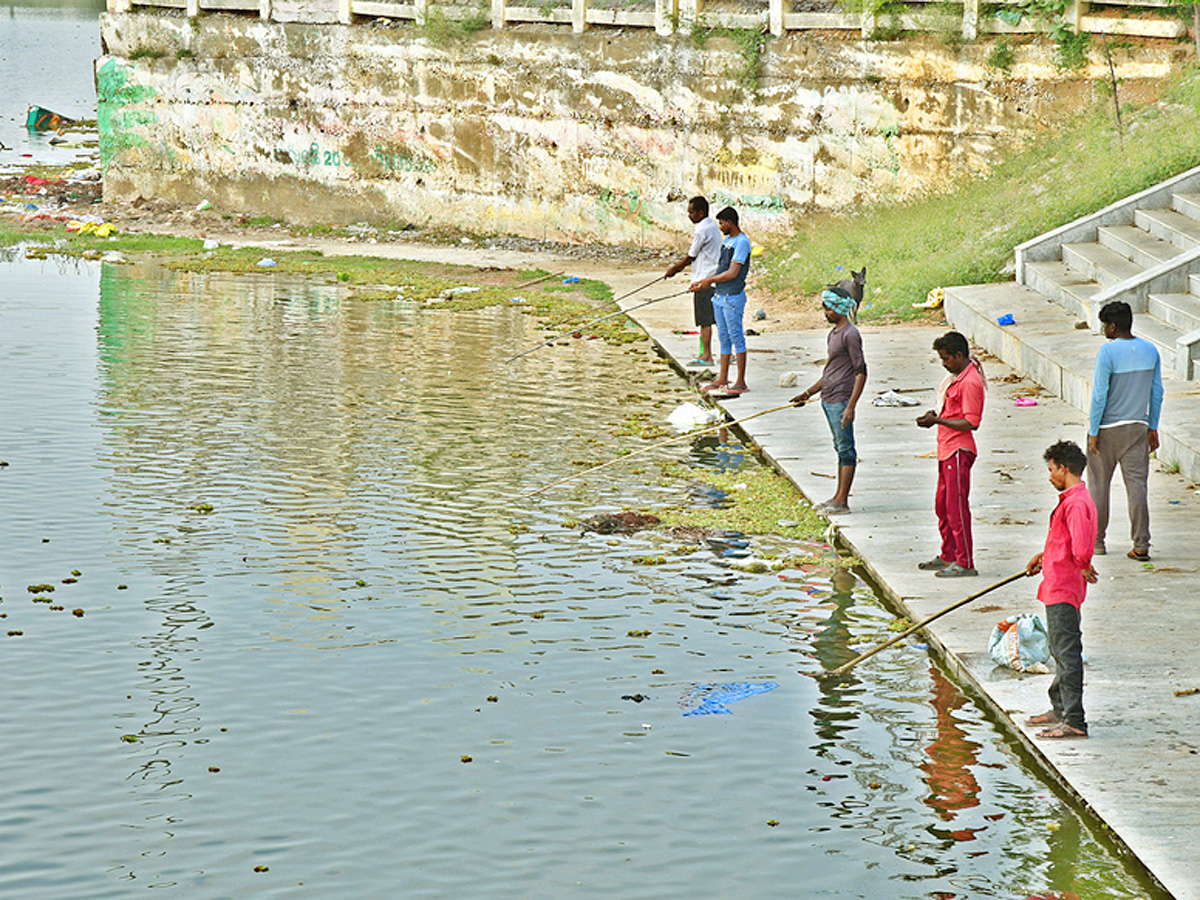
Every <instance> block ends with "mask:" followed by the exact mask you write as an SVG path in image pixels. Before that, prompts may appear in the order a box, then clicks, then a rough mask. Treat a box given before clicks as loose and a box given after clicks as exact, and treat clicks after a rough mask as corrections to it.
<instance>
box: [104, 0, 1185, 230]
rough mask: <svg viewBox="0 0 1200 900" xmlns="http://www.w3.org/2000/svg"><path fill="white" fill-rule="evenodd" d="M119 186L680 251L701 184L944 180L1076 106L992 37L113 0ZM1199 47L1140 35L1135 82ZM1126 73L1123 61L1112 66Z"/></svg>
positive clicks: (759, 219)
mask: <svg viewBox="0 0 1200 900" xmlns="http://www.w3.org/2000/svg"><path fill="white" fill-rule="evenodd" d="M102 36H103V42H104V48H105V54H106V55H105V56H103V57H102V58H100V59H99V60H98V61H97V63H96V71H97V87H98V93H99V122H100V139H101V153H102V160H103V164H104V172H105V181H104V187H105V195H106V196H107V197H110V198H115V199H125V200H129V199H134V198H136V197H139V196H141V197H145V198H154V197H164V198H168V199H171V200H175V201H181V202H188V203H191V202H198V201H200V200H203V199H208V200H210V201H211V202H212V203H213V204H214V205H215V206H217V207H218V208H221V209H226V210H229V211H235V212H244V213H248V214H251V215H266V216H274V217H278V218H281V219H285V220H288V221H292V222H309V223H331V224H333V223H347V222H358V221H374V222H377V223H389V222H413V223H416V224H418V225H422V226H450V227H458V228H465V229H468V230H471V231H476V232H484V233H486V232H507V233H515V234H522V235H527V236H531V237H537V238H558V239H567V240H589V239H599V240H602V241H605V242H613V243H620V242H639V241H640V242H644V243H649V244H677V243H678V240H679V233H680V232H681V231H684V230H687V229H688V228H689V227H690V226H689V225H688V223H687V222H686V219H685V218H684V216H683V212H682V205H681V203H680V202H679V201H680V200H682V199H683V198H686V197H688V196H690V195H692V194H694V193H697V192H703V193H705V194H707V195H708V196H709V197H710V199H713V200H714V201H715V202H716V203H717V204H718V205H723V204H725V203H727V202H728V203H734V204H735V205H737V206H738V207H739V208H740V209H741V210H742V212H743V215H744V216H748V221H749V222H750V223H751V226H750V227H753V228H756V229H758V230H760V231H761V230H762V229H764V228H779V227H786V225H787V224H788V223H789V222H790V221H791V217H792V216H794V215H797V214H800V213H802V212H803V211H805V210H808V209H812V208H814V207H818V208H837V207H842V206H845V205H847V204H853V203H859V202H862V201H871V200H877V199H883V198H892V197H904V196H908V195H912V194H914V193H919V192H923V191H928V190H931V189H937V188H938V187H939V186H944V185H945V183H946V182H947V180H948V179H951V178H955V177H959V176H962V175H966V174H970V173H975V172H979V171H982V170H984V169H986V168H987V166H988V164H989V161H990V160H991V159H993V158H994V154H995V152H996V150H997V149H998V148H1000V147H1001V146H1003V145H1005V144H1008V143H1010V142H1012V141H1014V140H1019V139H1020V138H1021V137H1022V136H1024V135H1028V134H1030V133H1032V132H1035V131H1037V130H1038V129H1041V128H1044V127H1045V126H1046V124H1047V123H1049V122H1052V121H1054V120H1056V119H1062V118H1063V117H1065V116H1069V115H1072V114H1073V113H1075V112H1077V111H1078V110H1079V109H1080V107H1081V105H1082V104H1084V103H1085V102H1087V101H1089V100H1090V99H1091V97H1092V91H1093V84H1092V80H1091V79H1092V78H1094V77H1096V76H1098V75H1099V74H1100V71H1099V69H1098V68H1097V71H1095V72H1085V73H1080V74H1078V75H1076V76H1075V77H1074V79H1073V80H1068V79H1066V78H1065V77H1064V76H1063V75H1062V73H1060V72H1059V71H1058V70H1057V69H1056V68H1055V67H1054V65H1053V61H1052V53H1051V47H1050V45H1047V46H1046V47H1045V48H1040V49H1039V48H1036V47H1034V48H1022V49H1020V50H1019V51H1018V54H1019V55H1018V59H1017V65H1016V67H1015V69H1014V70H1013V75H1012V77H1007V78H1006V77H1002V73H999V72H997V71H995V70H991V69H988V67H987V66H986V64H985V63H984V60H985V58H986V56H987V53H988V50H989V49H990V48H989V46H987V45H968V46H967V47H966V48H965V49H963V50H959V51H951V50H949V49H947V48H945V47H942V46H940V45H938V44H937V43H935V42H930V43H925V44H920V43H912V42H904V43H897V44H869V43H864V42H859V41H854V42H850V41H840V40H832V41H830V40H827V41H820V40H819V39H817V38H815V37H812V36H804V37H801V36H794V37H784V38H777V39H773V40H771V41H769V42H768V43H767V49H766V52H765V53H764V55H763V62H762V68H761V73H760V75H761V77H760V80H759V85H758V87H757V89H756V90H755V89H750V88H747V87H744V86H743V84H744V83H745V82H746V80H747V79H746V78H745V77H744V76H745V73H746V70H747V62H748V59H747V56H746V55H745V54H743V53H742V52H740V51H739V49H738V47H737V46H736V44H735V43H734V42H733V41H731V40H729V39H727V38H712V39H710V40H709V41H708V42H707V43H706V44H705V45H704V46H703V47H699V46H696V45H695V44H694V43H693V42H691V41H689V40H688V39H687V38H682V37H679V38H662V37H659V36H657V35H655V34H654V33H652V32H650V31H649V30H646V31H645V32H644V33H640V34H639V33H632V32H629V31H623V32H621V31H599V30H594V31H590V32H587V33H585V34H582V35H574V34H570V33H565V32H563V31H558V30H552V29H551V28H548V27H536V26H529V27H528V28H527V29H522V28H514V29H511V30H505V31H504V32H498V33H494V32H491V31H483V32H479V33H477V34H476V35H472V36H469V37H466V38H464V39H460V40H458V41H455V42H451V43H449V44H447V45H445V46H438V45H437V44H436V43H433V42H431V41H430V40H429V39H427V38H426V37H424V36H423V32H422V30H421V29H419V28H417V27H415V26H401V27H395V28H373V27H370V26H366V25H357V26H344V25H338V24H321V23H317V24H313V23H306V24H280V23H275V22H263V21H260V20H258V19H257V18H251V17H239V16H232V15H204V16H200V17H196V18H193V19H187V18H184V17H182V16H166V15H163V14H161V13H159V14H149V13H127V14H107V15H105V16H104V17H103V19H102ZM1179 52H1180V51H1176V50H1171V49H1162V50H1150V49H1141V50H1136V51H1134V53H1133V54H1132V55H1131V56H1128V57H1125V58H1123V59H1122V61H1121V67H1122V68H1121V71H1120V72H1119V73H1118V75H1119V77H1121V78H1122V79H1123V80H1124V86H1123V90H1126V91H1129V90H1133V89H1136V85H1137V83H1138V82H1139V80H1143V81H1144V80H1153V79H1159V78H1161V77H1163V76H1164V75H1165V74H1167V73H1168V72H1169V70H1170V69H1171V66H1172V64H1173V63H1174V61H1175V60H1174V56H1175V55H1176V54H1177V53H1179ZM1105 74H1106V70H1105Z"/></svg>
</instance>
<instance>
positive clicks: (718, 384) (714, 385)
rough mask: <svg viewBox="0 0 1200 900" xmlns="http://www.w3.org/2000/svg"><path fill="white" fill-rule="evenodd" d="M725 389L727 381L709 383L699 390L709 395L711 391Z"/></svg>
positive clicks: (727, 385)
mask: <svg viewBox="0 0 1200 900" xmlns="http://www.w3.org/2000/svg"><path fill="white" fill-rule="evenodd" d="M727 387H729V382H728V381H710V382H709V383H708V384H706V385H705V386H704V387H702V388H700V392H701V393H703V394H708V393H711V392H712V391H719V390H721V389H723V388H727Z"/></svg>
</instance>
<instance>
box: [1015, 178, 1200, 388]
mask: <svg viewBox="0 0 1200 900" xmlns="http://www.w3.org/2000/svg"><path fill="white" fill-rule="evenodd" d="M1016 258H1017V281H1018V282H1020V283H1021V284H1024V285H1026V286H1028V287H1029V288H1031V289H1032V290H1034V291H1037V292H1038V293H1039V294H1043V295H1044V296H1046V297H1049V298H1050V299H1051V300H1053V301H1054V302H1055V303H1058V304H1059V305H1060V306H1062V307H1063V309H1065V310H1066V311H1067V312H1068V313H1069V314H1071V315H1073V316H1076V317H1077V318H1079V319H1080V320H1083V321H1086V322H1087V323H1088V325H1089V326H1091V327H1092V328H1093V329H1096V330H1097V331H1098V330H1099V328H1100V321H1099V312H1100V308H1101V307H1102V306H1104V304H1105V303H1108V302H1109V301H1111V300H1124V301H1125V302H1126V303H1128V304H1129V305H1130V306H1131V307H1132V308H1133V311H1134V314H1135V317H1136V320H1137V328H1136V333H1137V334H1140V335H1141V336H1142V337H1144V338H1146V339H1147V340H1150V341H1153V342H1154V344H1155V345H1157V347H1158V350H1159V353H1160V354H1161V356H1162V360H1163V368H1164V369H1170V370H1172V371H1174V372H1175V374H1176V375H1178V376H1179V377H1180V378H1183V379H1185V380H1190V379H1193V378H1195V377H1196V359H1197V356H1198V355H1200V168H1196V169H1191V170H1189V171H1187V172H1184V173H1183V174H1182V175H1179V176H1177V177H1175V178H1172V179H1170V180H1169V181H1166V182H1163V183H1162V184H1160V185H1157V186H1155V187H1153V188H1151V189H1149V190H1147V191H1143V192H1141V193H1140V194H1135V195H1134V196H1132V197H1128V198H1126V199H1125V200H1122V201H1120V202H1119V203H1114V204H1113V205H1111V206H1108V207H1105V208H1104V209H1102V210H1100V211H1099V212H1097V213H1094V214H1092V215H1090V216H1085V217H1084V218H1082V219H1078V220H1076V221H1075V222H1071V223H1069V224H1067V225H1064V226H1063V227H1062V228H1058V229H1055V230H1054V231H1051V232H1049V233H1047V234H1044V235H1042V236H1040V237H1037V238H1034V239H1033V240H1031V241H1027V242H1025V243H1024V244H1021V245H1020V246H1019V247H1017V248H1016Z"/></svg>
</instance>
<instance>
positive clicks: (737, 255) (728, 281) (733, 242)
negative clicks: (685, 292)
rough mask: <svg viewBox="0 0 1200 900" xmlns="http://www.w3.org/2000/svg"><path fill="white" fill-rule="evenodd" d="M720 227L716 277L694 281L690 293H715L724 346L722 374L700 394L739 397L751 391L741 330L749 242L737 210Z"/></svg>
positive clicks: (724, 215) (725, 213)
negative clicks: (733, 366) (733, 364)
mask: <svg viewBox="0 0 1200 900" xmlns="http://www.w3.org/2000/svg"><path fill="white" fill-rule="evenodd" d="M717 226H718V227H719V228H720V229H721V234H723V235H725V239H724V240H723V241H722V242H721V261H720V263H718V265H717V274H716V275H712V276H710V277H708V278H701V279H700V280H699V281H693V282H692V285H691V287H690V288H689V290H692V291H704V290H708V289H709V288H712V289H713V298H712V305H713V317H714V318H715V319H716V320H717V338H718V340H719V341H720V344H721V365H720V371H719V372H718V373H717V377H716V380H715V381H713V382H712V383H711V384H706V385H705V386H704V387H703V388H701V390H703V391H716V392H718V393H722V394H725V395H733V396H737V395H738V394H744V393H746V391H748V390H750V388H749V387H747V386H746V333H745V332H744V331H743V330H742V314H743V313H744V312H745V311H746V274H747V273H748V272H749V271H750V238H748V237H746V234H745V232H743V231H742V230H741V229H740V228H739V227H738V214H737V210H736V209H734V208H733V207H732V206H727V207H725V208H724V209H723V210H721V211H720V212H719V213H717ZM734 353H736V354H737V381H735V382H734V383H733V384H730V383H729V362H730V358H731V356H732V354H734Z"/></svg>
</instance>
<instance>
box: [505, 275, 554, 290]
mask: <svg viewBox="0 0 1200 900" xmlns="http://www.w3.org/2000/svg"><path fill="white" fill-rule="evenodd" d="M560 275H562V272H551V273H550V274H549V275H542V276H541V277H540V278H535V279H533V281H526V282H524V283H522V284H518V285H517V286H516V288H514V290H518V291H519V290H521V288H527V287H533V286H534V285H535V284H541V283H542V282H543V281H549V280H550V279H551V278H558V277H559V276H560Z"/></svg>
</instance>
